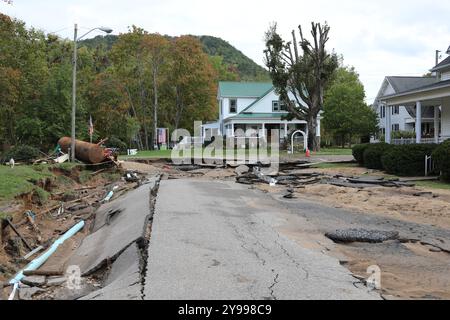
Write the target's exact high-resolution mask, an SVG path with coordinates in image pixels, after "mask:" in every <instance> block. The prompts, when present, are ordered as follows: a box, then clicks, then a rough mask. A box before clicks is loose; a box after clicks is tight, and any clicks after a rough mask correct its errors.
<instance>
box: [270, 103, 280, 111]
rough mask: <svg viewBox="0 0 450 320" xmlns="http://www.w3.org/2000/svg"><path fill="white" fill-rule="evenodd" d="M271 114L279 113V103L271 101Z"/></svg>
mask: <svg viewBox="0 0 450 320" xmlns="http://www.w3.org/2000/svg"><path fill="white" fill-rule="evenodd" d="M272 112H280V101H272Z"/></svg>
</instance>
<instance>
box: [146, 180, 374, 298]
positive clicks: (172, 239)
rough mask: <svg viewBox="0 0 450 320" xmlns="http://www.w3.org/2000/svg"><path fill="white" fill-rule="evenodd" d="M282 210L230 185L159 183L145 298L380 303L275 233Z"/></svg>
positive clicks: (342, 272) (343, 273)
mask: <svg viewBox="0 0 450 320" xmlns="http://www.w3.org/2000/svg"><path fill="white" fill-rule="evenodd" d="M282 210H283V209H282V208H281V207H280V205H279V203H278V202H277V201H276V200H274V199H272V198H271V197H267V195H265V194H263V193H261V192H258V191H255V190H249V189H248V188H247V187H245V186H242V185H239V184H235V183H233V182H224V181H204V180H203V181H199V180H187V179H180V180H165V181H162V182H161V185H160V188H159V193H158V197H157V201H156V206H155V212H154V219H153V228H152V236H151V241H150V245H149V248H148V264H147V274H146V279H145V285H144V291H143V293H144V295H143V297H144V299H157V300H159V299H175V300H178V299H226V300H230V299H236V300H239V299H250V300H252V299H271V300H276V299H279V300H284V299H379V295H378V294H376V293H375V292H368V289H367V288H364V287H357V286H355V285H354V282H355V278H354V277H353V276H352V275H351V274H350V272H349V271H348V270H347V269H345V268H344V267H342V266H341V265H339V261H338V260H337V259H335V258H332V257H330V256H327V255H325V254H323V253H321V252H319V251H314V250H311V249H307V248H304V247H302V246H300V245H298V244H297V243H295V242H294V241H292V240H291V239H289V238H287V237H285V236H284V235H282V234H281V233H279V232H278V231H277V230H276V227H277V225H278V224H279V219H280V217H279V216H278V213H279V212H280V211H282Z"/></svg>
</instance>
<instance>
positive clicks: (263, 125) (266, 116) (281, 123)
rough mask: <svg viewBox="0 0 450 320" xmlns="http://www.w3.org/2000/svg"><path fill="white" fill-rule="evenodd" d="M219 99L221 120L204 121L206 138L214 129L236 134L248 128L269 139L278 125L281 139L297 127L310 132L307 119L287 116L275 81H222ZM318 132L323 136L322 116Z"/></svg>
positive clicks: (216, 131) (217, 132)
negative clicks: (321, 131) (273, 83)
mask: <svg viewBox="0 0 450 320" xmlns="http://www.w3.org/2000/svg"><path fill="white" fill-rule="evenodd" d="M217 101H218V108H219V120H218V121H217V122H214V123H207V124H205V125H203V128H202V129H203V130H202V135H203V138H204V140H208V139H209V137H210V136H211V135H212V134H214V133H216V134H219V135H222V136H225V137H234V136H235V135H236V132H245V133H246V135H247V136H248V137H250V136H252V137H260V138H262V137H264V138H266V139H267V140H268V141H270V134H271V132H270V131H271V129H279V130H280V138H281V139H284V138H287V137H288V135H289V133H292V132H293V131H296V130H302V131H303V132H304V133H305V134H306V135H307V130H308V129H307V123H306V121H304V120H297V119H294V120H285V119H284V117H285V116H286V115H287V114H288V112H287V111H286V107H285V106H284V105H283V103H282V102H280V100H279V96H278V95H277V94H276V93H275V88H274V87H273V85H272V83H269V82H220V83H219V89H218V94H217ZM292 101H294V97H292ZM238 130H239V131H238ZM241 130H242V131H241ZM317 135H318V136H320V119H318V130H317Z"/></svg>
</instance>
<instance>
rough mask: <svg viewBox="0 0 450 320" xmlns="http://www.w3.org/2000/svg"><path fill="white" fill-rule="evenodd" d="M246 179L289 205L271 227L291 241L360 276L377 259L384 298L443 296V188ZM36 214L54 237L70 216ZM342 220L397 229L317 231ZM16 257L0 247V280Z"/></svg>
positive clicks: (448, 261) (446, 245) (204, 172)
mask: <svg viewBox="0 0 450 320" xmlns="http://www.w3.org/2000/svg"><path fill="white" fill-rule="evenodd" d="M121 165H122V167H123V169H124V170H134V171H137V172H140V173H142V174H152V175H153V174H162V175H163V179H178V178H189V177H192V178H195V179H207V180H216V179H217V180H231V181H234V180H235V178H236V172H235V168H231V167H228V168H209V167H204V168H197V169H195V170H187V171H184V170H180V169H179V168H177V167H176V166H173V165H171V164H170V163H168V162H166V161H162V160H159V161H157V160H155V161H145V162H144V163H138V162H128V161H127V162H122V163H121ZM298 171H299V172H302V173H308V172H310V173H311V172H314V173H323V174H328V175H344V176H367V175H370V176H377V175H379V176H384V174H383V173H382V172H378V171H368V170H367V169H364V168H358V167H335V168H327V169H314V168H309V169H298ZM75 180H76V179H75ZM110 183H111V182H109V181H108V180H107V179H106V180H105V179H104V178H102V177H101V176H99V177H98V178H94V180H92V182H89V183H84V184H81V183H78V182H76V181H75V184H74V185H72V186H71V187H70V188H71V189H72V190H76V189H79V188H83V187H85V186H86V185H89V186H92V187H93V189H92V190H93V191H89V192H94V191H96V192H98V193H99V194H104V192H105V190H106V189H105V186H108V184H110ZM248 187H249V188H252V189H255V188H256V189H259V190H261V192H264V193H267V194H268V195H270V196H271V197H274V198H276V199H277V200H279V201H280V208H281V207H283V208H285V209H288V211H289V212H291V213H293V214H287V215H286V216H285V219H284V220H283V221H281V222H280V227H279V229H280V232H281V233H282V234H284V235H285V236H287V237H289V238H292V239H294V240H295V241H297V242H298V243H299V245H301V246H303V247H306V248H310V249H311V250H319V251H321V252H323V253H324V254H328V255H332V256H335V257H337V258H338V259H339V260H340V261H341V264H342V265H344V266H345V267H347V268H348V269H349V270H350V271H351V272H353V273H354V274H355V275H357V276H359V277H361V278H367V277H368V274H367V268H368V267H369V266H372V265H377V266H379V267H380V269H381V272H382V273H381V285H382V290H381V294H382V296H383V297H384V298H386V299H450V289H449V288H450V276H449V275H450V191H447V190H439V189H428V188H424V187H399V188H388V187H372V188H345V187H338V186H333V185H329V184H312V185H307V186H305V187H304V188H295V192H294V193H293V196H294V198H293V199H285V198H283V195H285V194H286V192H287V189H289V188H290V186H289V185H283V186H282V185H276V186H275V187H271V186H269V185H268V184H267V183H255V184H252V185H249V186H248ZM60 192H62V191H60ZM55 201H56V200H55ZM15 205H16V206H19V207H18V208H16V209H18V212H22V211H23V209H24V208H25V207H21V206H20V205H19V204H17V203H16V204H15ZM26 205H30V203H27V204H26ZM255 206H258V204H255ZM16 219H17V220H14V221H16V222H17V223H18V225H19V226H21V224H23V226H22V229H20V230H21V231H23V232H24V233H25V234H26V235H27V237H28V238H29V239H32V237H33V233H32V231H31V228H30V226H27V225H26V222H24V220H23V218H22V217H20V216H18V218H16ZM40 219H42V220H39V226H40V228H42V230H43V232H44V235H45V237H46V238H48V239H52V238H54V237H55V236H57V235H58V234H59V233H60V232H61V231H62V229H64V227H67V226H68V225H70V224H71V223H72V224H73V221H72V220H68V221H64V220H63V219H62V218H60V220H58V219H55V218H54V217H51V216H49V217H48V218H45V217H42V218H40ZM348 228H365V229H371V230H386V231H398V232H399V234H400V238H399V239H398V240H393V241H387V242H384V243H380V244H368V243H348V244H338V243H334V242H333V241H331V240H330V239H328V238H326V237H325V233H327V232H329V231H334V230H336V229H348ZM58 230H59V231H58ZM27 232H30V233H29V234H27ZM86 232H87V231H86ZM84 236H85V234H80V235H79V236H78V237H76V238H74V239H73V241H71V242H70V243H68V244H67V245H65V246H64V248H62V249H64V250H63V251H64V252H60V254H58V255H56V256H55V257H53V258H52V259H51V260H49V262H48V263H47V265H46V268H49V269H52V268H57V267H58V266H59V265H61V263H62V262H64V260H65V259H66V257H67V256H68V254H69V253H70V252H71V250H73V248H75V247H77V246H78V244H79V242H80V241H81V240H82V238H83V237H84ZM4 249H5V248H3V249H2V250H4ZM17 258H18V256H17V257H12V256H11V255H8V254H5V251H3V253H2V251H0V266H2V267H3V268H6V269H7V270H6V271H7V272H4V273H1V272H0V281H1V280H5V279H6V278H7V277H9V276H10V275H11V274H13V273H14V272H15V271H17V268H18V267H20V266H23V262H22V263H20V259H19V261H17ZM2 259H3V260H2ZM8 269H9V270H8ZM1 277H3V278H1ZM355 281H356V282H357V280H355Z"/></svg>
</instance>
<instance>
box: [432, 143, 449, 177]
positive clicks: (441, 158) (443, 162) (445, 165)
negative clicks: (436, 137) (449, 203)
mask: <svg viewBox="0 0 450 320" xmlns="http://www.w3.org/2000/svg"><path fill="white" fill-rule="evenodd" d="M432 157H433V161H434V163H435V165H436V168H437V169H438V170H439V171H441V172H442V176H441V178H442V179H443V180H445V181H450V140H447V141H444V142H443V143H442V144H440V145H439V146H438V147H437V148H436V149H435V150H434V152H433V154H432Z"/></svg>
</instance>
